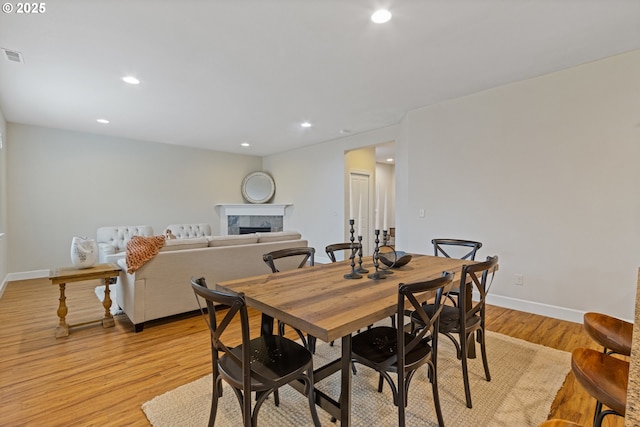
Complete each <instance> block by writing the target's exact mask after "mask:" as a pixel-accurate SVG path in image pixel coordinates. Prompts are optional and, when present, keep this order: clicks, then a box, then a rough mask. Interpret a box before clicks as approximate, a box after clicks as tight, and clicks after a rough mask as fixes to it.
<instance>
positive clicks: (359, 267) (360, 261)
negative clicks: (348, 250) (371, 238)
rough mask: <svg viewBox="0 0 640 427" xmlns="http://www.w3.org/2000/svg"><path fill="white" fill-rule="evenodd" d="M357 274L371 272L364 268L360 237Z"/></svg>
mask: <svg viewBox="0 0 640 427" xmlns="http://www.w3.org/2000/svg"><path fill="white" fill-rule="evenodd" d="M356 272H358V273H362V274H367V273H368V272H369V270H367V269H366V268H364V267H363V266H362V236H358V268H356Z"/></svg>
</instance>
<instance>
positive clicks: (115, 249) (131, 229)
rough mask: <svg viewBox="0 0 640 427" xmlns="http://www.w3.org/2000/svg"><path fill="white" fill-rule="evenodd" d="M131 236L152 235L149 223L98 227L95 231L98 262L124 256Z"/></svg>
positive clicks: (114, 260)
mask: <svg viewBox="0 0 640 427" xmlns="http://www.w3.org/2000/svg"><path fill="white" fill-rule="evenodd" d="M131 236H147V237H148V236H153V227H151V226H150V225H116V226H111V227H100V228H98V230H97V232H96V243H97V244H98V263H99V264H102V263H105V262H113V263H115V262H116V261H117V260H118V259H119V258H124V256H125V250H126V249H127V242H128V241H129V240H130V239H131Z"/></svg>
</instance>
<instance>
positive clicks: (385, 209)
mask: <svg viewBox="0 0 640 427" xmlns="http://www.w3.org/2000/svg"><path fill="white" fill-rule="evenodd" d="M383 215H384V216H383V218H384V219H383V220H382V229H383V230H384V231H387V190H384V212H383Z"/></svg>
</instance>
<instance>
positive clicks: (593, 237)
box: [263, 51, 640, 322]
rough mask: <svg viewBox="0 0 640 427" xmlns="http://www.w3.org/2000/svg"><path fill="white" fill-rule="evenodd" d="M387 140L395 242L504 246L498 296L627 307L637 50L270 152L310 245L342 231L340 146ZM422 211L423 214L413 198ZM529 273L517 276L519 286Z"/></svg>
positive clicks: (532, 302) (633, 238)
mask: <svg viewBox="0 0 640 427" xmlns="http://www.w3.org/2000/svg"><path fill="white" fill-rule="evenodd" d="M391 140H395V141H396V150H397V153H396V170H395V172H396V173H395V176H396V218H395V223H396V227H397V246H398V247H399V248H401V249H403V250H409V251H412V252H421V253H429V254H430V253H431V251H432V247H431V243H430V241H431V239H432V238H434V237H460V238H469V239H478V240H481V241H482V242H484V247H483V249H482V250H481V252H480V253H479V256H480V257H485V256H487V255H489V254H498V255H499V256H500V271H499V272H498V274H497V276H496V280H495V283H494V284H493V288H492V290H491V293H492V295H493V300H492V301H493V302H494V303H497V304H501V305H504V306H507V307H512V308H517V309H522V310H525V311H531V312H536V313H540V314H546V315H550V316H554V317H558V318H564V319H568V320H573V321H576V322H581V316H582V312H584V311H587V310H595V311H601V312H607V313H610V314H612V315H615V316H619V317H622V318H627V319H632V318H633V307H634V302H635V288H636V272H637V269H638V266H639V265H640V200H639V197H638V190H637V186H638V183H639V182H640V168H638V167H637V163H638V159H639V154H640V51H636V52H632V53H628V54H625V55H620V56H617V57H613V58H609V59H605V60H602V61H598V62H594V63H590V64H586V65H583V66H580V67H575V68H572V69H568V70H565V71H562V72H558V73H553V74H549V75H546V76H543V77H540V78H537V79H532V80H528V81H524V82H520V83H517V84H511V85H507V86H504V87H500V88H496V89H493V90H490V91H486V92H482V93H479V94H476V95H473V96H468V97H465V98H461V99H457V100H453V101H450V102H446V103H442V104H439V105H436V106H433V107H429V108H424V109H420V110H415V111H412V112H410V113H409V114H408V115H407V116H406V117H405V119H404V120H403V122H402V123H401V125H399V126H393V127H389V128H385V129H382V130H379V131H375V132H368V133H365V134H360V135H354V136H351V137H348V138H343V139H339V140H336V141H332V142H330V143H327V144H321V145H316V146H313V147H308V148H303V149H300V150H296V151H291V152H287V153H282V154H278V155H273V156H268V157H266V158H265V159H264V160H263V164H264V165H265V170H268V171H270V172H271V173H273V174H274V176H275V177H276V184H277V185H278V196H277V197H278V198H279V200H280V201H282V202H285V201H293V202H295V203H296V206H297V207H296V218H295V221H294V223H295V228H296V229H298V230H301V231H302V232H303V234H304V235H305V236H306V237H307V238H309V240H310V244H311V245H313V246H315V247H316V248H320V247H324V245H326V244H327V243H328V242H331V241H339V240H340V239H341V238H342V237H343V232H344V226H345V221H346V220H345V218H344V200H345V198H344V197H345V196H344V182H343V178H342V177H343V173H344V163H343V153H344V151H345V150H350V149H353V148H357V147H363V146H368V145H374V144H377V143H381V142H385V141H391ZM421 208H424V209H425V211H426V216H425V218H419V217H418V211H419V209H421ZM515 274H524V277H525V284H524V286H521V287H517V286H515V285H514V284H513V283H514V279H515Z"/></svg>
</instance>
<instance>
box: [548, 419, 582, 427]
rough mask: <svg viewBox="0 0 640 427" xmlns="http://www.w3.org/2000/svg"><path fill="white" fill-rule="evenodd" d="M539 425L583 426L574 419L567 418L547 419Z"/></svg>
mask: <svg viewBox="0 0 640 427" xmlns="http://www.w3.org/2000/svg"><path fill="white" fill-rule="evenodd" d="M538 427H582V426H581V425H580V424H576V423H574V422H573V421H567V420H547V421H545V422H543V423H542V424H540V425H539V426H538Z"/></svg>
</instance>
